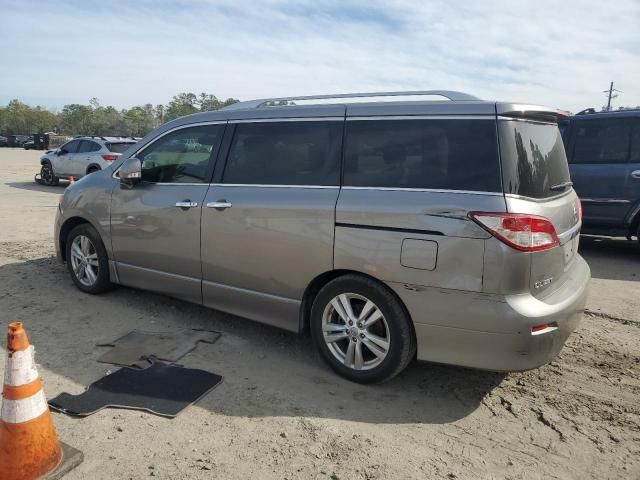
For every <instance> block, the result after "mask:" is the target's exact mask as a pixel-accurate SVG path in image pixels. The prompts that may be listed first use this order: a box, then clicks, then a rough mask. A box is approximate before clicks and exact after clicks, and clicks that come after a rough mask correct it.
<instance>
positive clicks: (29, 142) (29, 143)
mask: <svg viewBox="0 0 640 480" xmlns="http://www.w3.org/2000/svg"><path fill="white" fill-rule="evenodd" d="M35 146H36V142H35V141H34V140H27V141H26V142H24V143H23V144H22V148H24V149H25V150H31V149H32V148H35Z"/></svg>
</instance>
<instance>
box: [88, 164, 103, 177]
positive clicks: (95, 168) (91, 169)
mask: <svg viewBox="0 0 640 480" xmlns="http://www.w3.org/2000/svg"><path fill="white" fill-rule="evenodd" d="M100 170H102V167H101V166H100V165H98V164H97V163H91V164H89V166H88V167H87V169H86V170H85V173H86V174H87V175H89V174H90V173H93V172H97V171H100Z"/></svg>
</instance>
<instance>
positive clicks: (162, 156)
mask: <svg viewBox="0 0 640 480" xmlns="http://www.w3.org/2000/svg"><path fill="white" fill-rule="evenodd" d="M223 132H224V125H205V126H200V127H188V128H182V129H180V130H176V131H175V132H172V133H169V134H167V135H165V136H164V137H161V138H160V139H159V140H157V141H156V142H154V143H153V144H151V145H150V146H149V147H147V148H145V149H144V150H143V151H142V152H141V153H139V154H138V155H137V157H138V158H139V159H140V161H141V162H142V180H143V181H146V182H157V183H205V182H207V181H208V178H207V176H208V172H209V165H210V162H211V161H212V159H213V158H215V154H216V153H217V150H218V148H219V145H220V140H221V138H222V134H223Z"/></svg>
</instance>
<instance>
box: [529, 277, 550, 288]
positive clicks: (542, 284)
mask: <svg viewBox="0 0 640 480" xmlns="http://www.w3.org/2000/svg"><path fill="white" fill-rule="evenodd" d="M551 282H553V277H549V278H545V279H544V280H540V281H539V282H536V283H534V284H533V286H534V287H535V288H542V287H546V286H547V285H550V284H551Z"/></svg>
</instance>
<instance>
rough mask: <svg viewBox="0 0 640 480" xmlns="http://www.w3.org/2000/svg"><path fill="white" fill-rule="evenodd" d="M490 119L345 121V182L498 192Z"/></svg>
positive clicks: (497, 175)
mask: <svg viewBox="0 0 640 480" xmlns="http://www.w3.org/2000/svg"><path fill="white" fill-rule="evenodd" d="M499 168H500V167H499V163H498V151H497V139H496V124H495V122H494V121H491V120H358V121H348V122H347V140H346V156H345V166H344V184H345V185H349V186H357V187H396V188H433V189H452V190H475V191H488V192H499V191H501V189H500V169H499Z"/></svg>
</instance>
